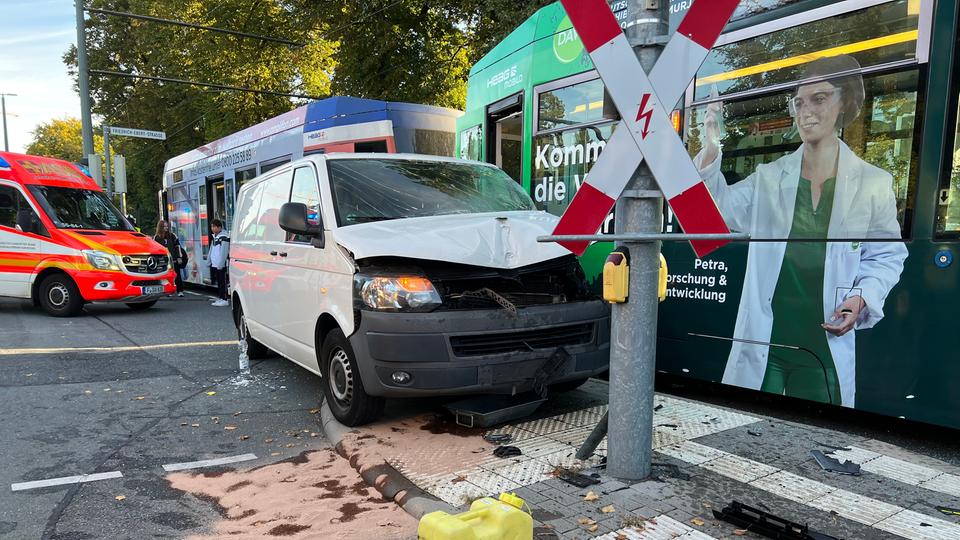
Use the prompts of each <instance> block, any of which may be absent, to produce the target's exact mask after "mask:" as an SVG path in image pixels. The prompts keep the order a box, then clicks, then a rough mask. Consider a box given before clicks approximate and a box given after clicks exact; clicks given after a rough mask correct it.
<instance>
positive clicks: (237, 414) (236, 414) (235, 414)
mask: <svg viewBox="0 0 960 540" xmlns="http://www.w3.org/2000/svg"><path fill="white" fill-rule="evenodd" d="M241 414H243V413H242V412H240V411H237V412H235V413H233V415H234V416H240V415H241Z"/></svg>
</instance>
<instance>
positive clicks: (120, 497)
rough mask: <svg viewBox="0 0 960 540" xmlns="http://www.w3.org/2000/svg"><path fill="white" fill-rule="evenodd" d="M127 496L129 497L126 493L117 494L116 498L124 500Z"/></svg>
mask: <svg viewBox="0 0 960 540" xmlns="http://www.w3.org/2000/svg"><path fill="white" fill-rule="evenodd" d="M126 498H127V496H126V495H117V496H116V497H114V499H116V500H118V501H122V500H124V499H126Z"/></svg>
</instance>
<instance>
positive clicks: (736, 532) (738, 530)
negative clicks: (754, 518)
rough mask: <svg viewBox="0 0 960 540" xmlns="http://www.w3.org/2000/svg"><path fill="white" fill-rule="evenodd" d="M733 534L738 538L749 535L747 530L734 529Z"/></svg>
mask: <svg viewBox="0 0 960 540" xmlns="http://www.w3.org/2000/svg"><path fill="white" fill-rule="evenodd" d="M733 534H735V535H737V536H743V535H745V534H747V530H746V529H734V530H733Z"/></svg>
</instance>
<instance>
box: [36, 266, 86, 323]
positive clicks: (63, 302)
mask: <svg viewBox="0 0 960 540" xmlns="http://www.w3.org/2000/svg"><path fill="white" fill-rule="evenodd" d="M37 296H38V298H37V299H38V300H39V301H40V307H42V308H43V310H44V311H46V312H47V313H48V314H49V315H52V316H54V317H74V316H76V315H79V314H80V312H81V311H82V310H83V297H82V296H80V289H78V288H77V284H76V283H74V282H73V280H72V279H70V276H68V275H66V274H52V275H49V276H47V277H46V278H44V280H43V281H41V282H40V288H39V289H38V291H37Z"/></svg>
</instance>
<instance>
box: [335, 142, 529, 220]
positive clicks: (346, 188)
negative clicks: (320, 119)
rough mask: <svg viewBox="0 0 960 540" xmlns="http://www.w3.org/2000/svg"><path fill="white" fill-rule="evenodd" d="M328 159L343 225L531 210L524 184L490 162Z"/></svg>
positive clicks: (338, 214)
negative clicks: (481, 163)
mask: <svg viewBox="0 0 960 540" xmlns="http://www.w3.org/2000/svg"><path fill="white" fill-rule="evenodd" d="M327 163H328V164H329V170H330V180H331V186H332V189H333V194H334V203H335V206H336V209H337V223H338V224H339V225H340V226H341V227H344V226H348V225H355V224H357V223H368V222H371V221H384V220H389V219H402V218H410V217H423V216H441V215H448V214H474V213H482V212H510V211H516V210H535V207H534V205H533V201H532V200H531V199H530V196H529V195H527V193H526V192H525V191H524V190H523V188H521V187H520V186H519V185H518V184H517V183H516V182H515V181H514V180H513V179H512V178H510V177H509V176H507V174H506V173H504V172H503V171H501V170H500V169H497V168H494V167H488V166H484V165H475V164H471V163H451V162H449V161H410V160H399V159H343V160H330V161H328V162H327Z"/></svg>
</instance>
